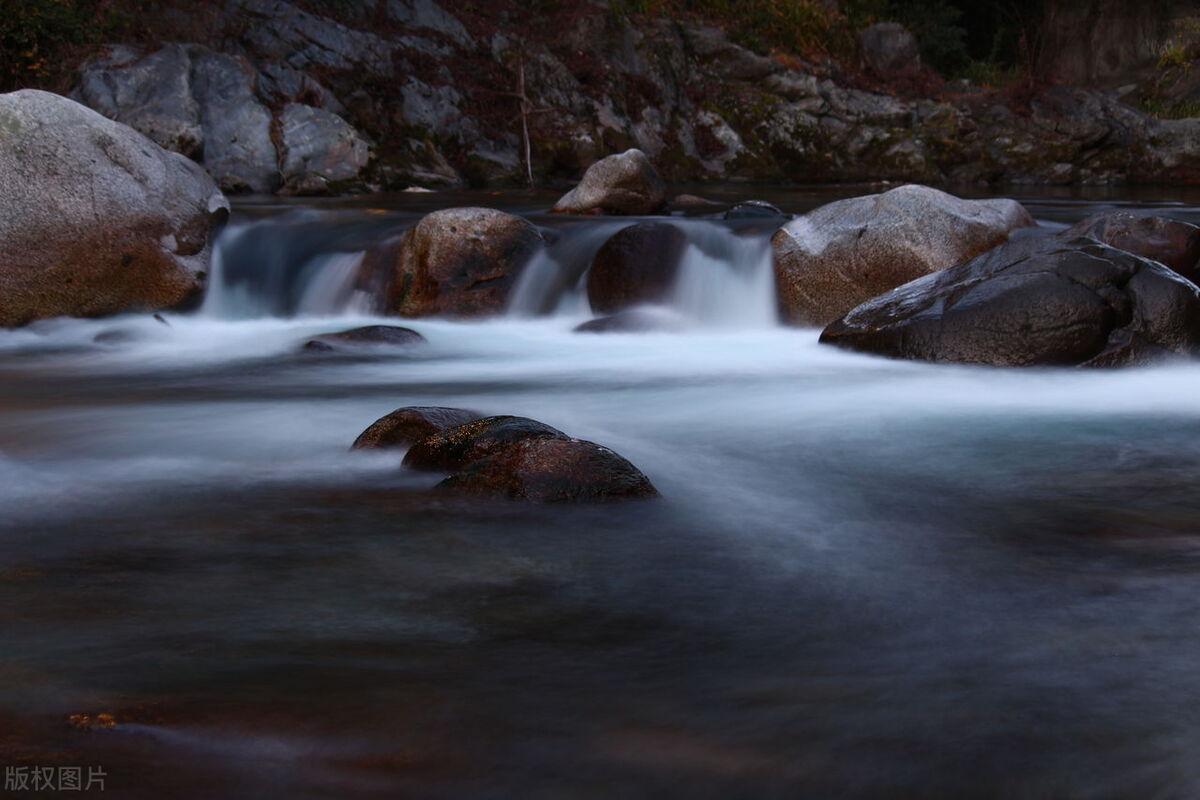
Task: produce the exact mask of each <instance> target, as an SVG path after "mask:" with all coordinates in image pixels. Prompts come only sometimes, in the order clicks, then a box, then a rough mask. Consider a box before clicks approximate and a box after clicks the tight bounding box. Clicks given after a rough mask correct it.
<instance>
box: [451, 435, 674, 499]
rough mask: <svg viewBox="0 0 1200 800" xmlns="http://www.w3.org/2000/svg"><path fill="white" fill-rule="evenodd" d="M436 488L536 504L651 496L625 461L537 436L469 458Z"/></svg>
mask: <svg viewBox="0 0 1200 800" xmlns="http://www.w3.org/2000/svg"><path fill="white" fill-rule="evenodd" d="M438 488H439V489H441V490H443V491H451V492H455V493H459V494H478V495H486V496H492V497H503V498H506V499H509V500H524V501H530V502H537V503H584V502H593V503H594V502H607V501H615V500H633V499H644V498H650V497H657V496H658V490H657V489H655V488H654V485H653V484H652V483H651V482H650V479H649V478H647V477H646V476H645V475H644V474H642V472H641V471H640V470H639V469H638V468H637V467H635V466H634V465H633V464H631V463H629V461H627V460H625V459H624V458H622V457H621V456H619V455H617V454H616V453H614V452H613V451H612V450H609V449H608V448H607V447H601V446H600V445H598V444H594V443H592V442H586V441H583V440H580V439H570V438H556V437H541V438H525V439H522V440H520V441H516V442H512V443H509V444H508V445H506V446H504V447H501V448H499V449H498V450H497V451H496V452H494V453H492V454H491V455H488V456H487V457H484V458H479V459H477V460H474V461H471V462H470V463H468V464H467V465H466V466H465V467H463V468H462V469H461V470H460V471H459V472H457V473H455V474H454V475H451V476H450V477H448V478H446V479H445V480H444V481H442V482H441V483H440V484H438Z"/></svg>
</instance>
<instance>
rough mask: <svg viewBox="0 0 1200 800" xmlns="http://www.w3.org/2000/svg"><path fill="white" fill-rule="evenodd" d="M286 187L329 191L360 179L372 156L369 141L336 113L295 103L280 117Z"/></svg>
mask: <svg viewBox="0 0 1200 800" xmlns="http://www.w3.org/2000/svg"><path fill="white" fill-rule="evenodd" d="M279 129H280V136H281V139H282V142H283V181H284V185H283V190H284V192H285V193H287V194H303V195H313V194H328V193H329V192H331V191H334V190H336V189H337V188H339V187H340V186H343V185H345V184H348V183H352V182H354V181H356V180H358V178H359V176H360V175H361V173H362V171H363V170H364V169H365V168H366V166H367V162H368V161H369V160H370V157H371V149H370V146H369V145H368V144H367V141H366V140H365V139H363V138H362V137H361V136H359V135H358V132H357V131H355V130H354V128H352V127H351V126H350V125H349V124H348V123H347V122H346V121H345V120H344V119H342V118H341V117H339V116H338V115H337V114H333V113H330V112H328V111H324V110H322V109H320V108H313V107H312V106H306V105H301V104H298V103H292V104H290V105H288V106H287V107H286V108H284V110H283V114H282V115H281V116H280V120H279Z"/></svg>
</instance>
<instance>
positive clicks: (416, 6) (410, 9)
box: [387, 0, 475, 47]
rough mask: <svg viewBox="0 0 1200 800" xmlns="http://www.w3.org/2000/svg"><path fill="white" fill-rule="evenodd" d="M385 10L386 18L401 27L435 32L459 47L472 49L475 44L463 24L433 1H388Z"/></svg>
mask: <svg viewBox="0 0 1200 800" xmlns="http://www.w3.org/2000/svg"><path fill="white" fill-rule="evenodd" d="M387 10H388V16H389V17H391V19H392V20H393V21H395V22H399V23H401V24H402V25H406V26H408V27H412V28H424V29H426V30H433V31H437V32H438V33H441V34H444V35H445V36H448V37H449V38H450V39H452V40H454V42H455V43H456V44H458V45H459V46H460V47H472V46H474V44H475V41H474V40H473V39H472V38H471V35H470V34H469V33H467V29H466V28H464V27H463V24H462V23H461V22H459V21H458V20H457V19H455V18H454V17H453V16H452V15H451V14H449V13H448V12H447V11H446V10H445V9H444V8H442V7H441V6H440V5H438V4H437V3H435V2H434V0H388V4H387Z"/></svg>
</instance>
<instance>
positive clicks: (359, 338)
mask: <svg viewBox="0 0 1200 800" xmlns="http://www.w3.org/2000/svg"><path fill="white" fill-rule="evenodd" d="M424 343H425V337H424V336H422V335H421V334H419V333H417V332H416V331H414V330H412V329H411V328H401V327H400V326H398V325H367V326H365V327H362V328H354V329H352V330H348V331H341V332H339V333H323V334H321V335H320V336H315V337H313V338H312V339H309V340H308V341H307V342H305V343H304V349H305V350H308V351H310V352H324V353H329V352H335V351H339V350H362V349H366V348H379V347H411V346H412V345H415V344H424Z"/></svg>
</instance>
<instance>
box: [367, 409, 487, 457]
mask: <svg viewBox="0 0 1200 800" xmlns="http://www.w3.org/2000/svg"><path fill="white" fill-rule="evenodd" d="M480 417H481V415H480V414H476V413H475V412H474V411H467V410H466V409H462V408H443V407H440V406H410V407H407V408H398V409H396V410H395V411H393V412H392V413H390V414H388V415H387V416H385V417H381V418H379V419H377V420H375V422H373V423H371V426H370V427H369V428H367V429H366V430H365V431H363V432H362V433H361V434H359V436H358V438H357V439H355V440H354V445H353V447H352V449H354V450H373V449H379V448H386V447H408V446H409V445H411V444H413V443H414V442H419V441H421V440H422V439H427V438H429V437H430V436H433V435H434V434H435V433H441V432H442V431H445V430H448V429H450V428H457V427H458V426H460V425H465V424H466V423H468V422H473V421H475V420H477V419H480Z"/></svg>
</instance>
